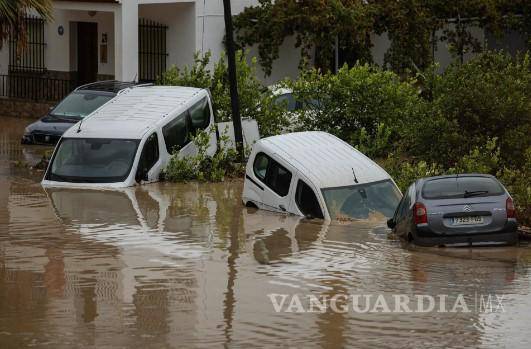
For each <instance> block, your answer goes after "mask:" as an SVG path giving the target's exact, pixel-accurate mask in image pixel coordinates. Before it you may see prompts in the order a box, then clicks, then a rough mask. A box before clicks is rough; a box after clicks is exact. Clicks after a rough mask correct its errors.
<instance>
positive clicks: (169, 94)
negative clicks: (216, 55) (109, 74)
mask: <svg viewBox="0 0 531 349" xmlns="http://www.w3.org/2000/svg"><path fill="white" fill-rule="evenodd" d="M206 94H207V91H206V90H205V89H200V88H194V87H181V86H142V87H132V88H128V89H126V90H124V91H123V92H121V93H120V94H118V96H116V97H115V98H114V99H112V100H111V101H109V102H108V103H106V104H104V105H103V106H101V107H100V108H98V109H97V110H96V111H94V112H93V113H92V114H90V115H88V116H87V117H85V119H83V120H82V121H81V131H80V132H79V133H78V132H77V131H78V128H79V122H78V123H77V124H76V125H75V126H72V127H71V128H70V129H68V131H66V132H65V134H64V136H63V137H67V138H121V139H140V138H142V136H143V135H144V134H145V133H146V131H148V130H149V129H151V128H152V127H154V126H155V125H157V124H158V123H159V122H162V121H163V120H164V119H165V118H166V117H167V116H169V115H171V114H175V113H180V112H181V110H182V109H184V107H187V104H188V103H189V102H190V103H193V102H195V100H197V99H199V98H201V97H203V96H205V95H206Z"/></svg>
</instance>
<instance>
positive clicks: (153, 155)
mask: <svg viewBox="0 0 531 349" xmlns="http://www.w3.org/2000/svg"><path fill="white" fill-rule="evenodd" d="M158 160H159V139H158V137H157V134H156V133H153V134H152V135H151V136H149V138H148V139H147V140H146V143H145V144H144V149H142V154H141V155H140V160H139V161H138V167H137V170H136V177H135V179H136V181H137V182H140V181H141V180H143V179H144V176H145V175H146V174H147V173H148V172H149V170H151V168H152V167H153V165H155V163H156V162H157V161H158Z"/></svg>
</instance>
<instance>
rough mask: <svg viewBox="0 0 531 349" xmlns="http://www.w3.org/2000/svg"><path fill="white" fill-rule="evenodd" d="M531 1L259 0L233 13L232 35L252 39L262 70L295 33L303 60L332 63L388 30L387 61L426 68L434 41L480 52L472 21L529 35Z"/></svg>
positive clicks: (365, 53) (359, 55) (366, 53)
mask: <svg viewBox="0 0 531 349" xmlns="http://www.w3.org/2000/svg"><path fill="white" fill-rule="evenodd" d="M530 22H531V5H530V4H529V1H526V0H515V1H513V0H467V1H453V2H448V1H445V0H398V1H397V0H275V1H273V0H259V3H258V5H257V6H250V7H247V8H246V9H245V10H244V11H243V12H242V13H240V14H238V15H237V16H235V26H236V29H237V34H238V35H237V40H238V41H239V43H240V44H241V45H243V46H253V45H257V47H258V53H259V58H260V64H261V65H262V66H263V67H264V68H265V71H266V73H270V72H271V66H272V63H273V61H274V60H275V59H277V58H278V57H279V47H280V46H281V45H282V43H283V42H284V39H285V38H287V37H291V36H294V37H295V39H296V47H299V48H301V52H302V57H303V61H302V62H301V63H303V64H304V62H306V61H308V60H310V61H311V59H312V52H315V57H314V58H315V63H316V66H317V67H318V68H329V67H330V65H327V63H326V62H330V61H331V58H332V57H333V54H334V53H333V52H334V49H335V42H336V38H337V39H338V44H339V49H341V50H347V51H350V52H355V54H354V55H353V57H352V59H354V61H352V62H349V63H350V64H351V65H352V64H354V63H355V61H356V60H360V61H362V62H367V61H370V59H371V58H370V48H371V46H372V43H371V39H370V38H371V33H376V34H383V33H387V35H388V37H389V39H390V41H391V46H390V48H389V50H388V51H387V52H386V54H385V62H386V65H388V66H389V67H391V68H392V69H393V70H395V71H397V72H405V71H408V70H415V69H421V70H422V69H424V68H426V67H428V66H429V65H430V64H431V63H433V62H432V61H433V52H434V48H435V45H436V44H437V42H440V41H442V42H445V43H446V44H447V45H448V47H449V48H450V52H452V53H453V54H454V55H456V56H459V57H462V56H463V55H464V54H465V53H467V52H477V51H479V50H480V49H481V46H482V43H481V42H479V41H478V40H477V39H476V38H475V37H474V36H473V35H472V34H471V30H472V28H474V27H479V28H483V29H487V30H489V31H490V32H493V33H498V34H501V33H502V32H503V31H504V30H506V29H515V30H517V31H519V32H520V33H522V34H523V35H524V36H525V37H526V38H527V39H528V40H529V37H530V33H531V28H530V26H531V24H530Z"/></svg>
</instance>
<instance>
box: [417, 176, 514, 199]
mask: <svg viewBox="0 0 531 349" xmlns="http://www.w3.org/2000/svg"><path fill="white" fill-rule="evenodd" d="M503 193H504V190H503V187H502V186H501V184H500V183H499V182H498V181H497V180H496V179H494V178H490V177H451V178H438V179H432V180H429V181H428V182H426V183H425V184H424V186H423V188H422V197H423V198H425V199H454V198H466V197H484V196H496V195H501V194H503Z"/></svg>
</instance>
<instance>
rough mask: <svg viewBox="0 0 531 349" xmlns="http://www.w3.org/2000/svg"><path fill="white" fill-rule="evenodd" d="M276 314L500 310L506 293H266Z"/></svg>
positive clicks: (488, 311) (503, 309) (494, 311)
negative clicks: (467, 294)
mask: <svg viewBox="0 0 531 349" xmlns="http://www.w3.org/2000/svg"><path fill="white" fill-rule="evenodd" d="M267 296H268V297H269V299H270V301H271V305H272V307H273V309H274V311H275V312H277V313H283V312H284V313H327V312H335V313H348V312H354V313H429V312H438V313H472V312H476V313H500V312H505V308H504V305H503V301H504V296H503V295H498V294H478V293H475V294H473V295H470V296H465V295H464V294H457V295H452V296H449V295H445V294H438V295H427V294H414V295H407V294H349V295H346V294H336V295H333V296H329V295H312V294H308V295H299V294H278V293H271V294H268V295H267Z"/></svg>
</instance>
